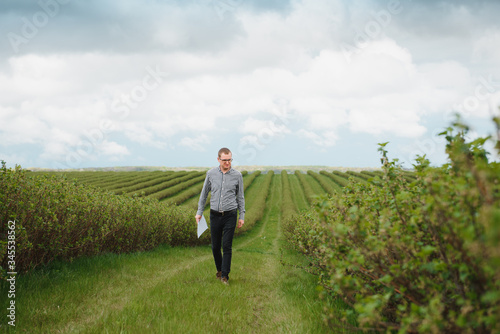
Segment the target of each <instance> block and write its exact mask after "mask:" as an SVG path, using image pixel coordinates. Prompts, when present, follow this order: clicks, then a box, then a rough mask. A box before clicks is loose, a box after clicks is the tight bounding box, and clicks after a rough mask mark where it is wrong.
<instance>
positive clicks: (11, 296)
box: [7, 220, 17, 327]
mask: <svg viewBox="0 0 500 334" xmlns="http://www.w3.org/2000/svg"><path fill="white" fill-rule="evenodd" d="M7 231H8V232H7V239H8V241H7V270H8V272H7V277H8V278H7V284H8V289H7V300H8V301H9V303H8V307H7V318H8V321H7V323H8V324H9V326H12V327H15V326H16V275H17V272H16V221H15V220H10V221H9V222H8V224H7Z"/></svg>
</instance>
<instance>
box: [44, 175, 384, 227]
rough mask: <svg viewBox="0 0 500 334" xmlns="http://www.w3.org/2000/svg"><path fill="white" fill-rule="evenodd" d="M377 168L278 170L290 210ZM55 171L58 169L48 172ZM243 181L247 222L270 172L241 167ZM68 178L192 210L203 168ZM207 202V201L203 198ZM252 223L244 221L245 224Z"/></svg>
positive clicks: (261, 204) (254, 215) (260, 205)
mask: <svg viewBox="0 0 500 334" xmlns="http://www.w3.org/2000/svg"><path fill="white" fill-rule="evenodd" d="M380 173H381V172H379V171H375V172H370V171H362V172H352V171H348V172H340V171H334V172H327V171H320V172H313V171H307V173H304V172H301V171H295V172H294V173H290V172H288V173H287V172H286V171H282V172H281V175H287V182H288V183H287V184H288V185H287V187H289V189H290V192H291V195H290V200H291V201H293V204H294V206H295V207H294V208H293V210H302V209H305V208H306V207H308V206H309V205H310V204H311V203H312V202H313V201H314V199H315V198H316V196H318V195H325V194H334V193H336V192H339V191H341V189H342V188H343V187H344V186H345V185H346V184H347V183H348V180H349V178H351V179H353V180H355V181H357V182H367V181H368V180H370V178H373V177H375V176H377V175H380ZM52 174H59V173H52ZM242 174H243V181H244V185H245V199H246V209H247V218H246V219H247V220H248V222H253V223H254V222H256V221H258V219H259V218H260V215H259V214H258V212H262V211H263V210H264V209H265V198H266V194H267V190H268V188H269V184H270V182H271V179H272V177H273V175H274V173H273V172H272V171H271V172H267V173H265V174H264V173H261V171H256V172H252V173H248V172H247V171H242ZM64 175H65V177H66V178H67V179H68V180H72V179H76V180H77V181H78V182H80V183H84V184H90V185H93V186H96V187H99V188H102V189H104V190H107V191H110V192H113V193H114V194H117V195H125V196H132V197H150V198H156V199H158V200H160V201H162V202H165V203H168V204H176V205H183V206H187V207H189V208H190V209H192V210H193V211H194V210H196V208H197V206H198V199H199V195H200V192H201V189H202V187H203V181H204V179H205V172H199V171H191V172H186V171H179V172H171V171H167V172H159V171H158V172H66V173H64ZM207 202H208V201H207ZM249 225H252V224H248V225H247V226H249Z"/></svg>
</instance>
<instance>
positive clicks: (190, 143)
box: [179, 134, 210, 151]
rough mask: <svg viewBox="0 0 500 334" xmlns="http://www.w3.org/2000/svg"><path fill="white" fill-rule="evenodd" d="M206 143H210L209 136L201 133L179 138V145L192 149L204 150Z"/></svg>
mask: <svg viewBox="0 0 500 334" xmlns="http://www.w3.org/2000/svg"><path fill="white" fill-rule="evenodd" d="M208 143H210V138H209V137H208V136H207V135H204V134H202V135H196V136H191V137H184V138H182V139H181V141H180V143H179V145H181V146H184V147H187V148H190V149H192V150H194V151H205V150H206V145H207V144H208Z"/></svg>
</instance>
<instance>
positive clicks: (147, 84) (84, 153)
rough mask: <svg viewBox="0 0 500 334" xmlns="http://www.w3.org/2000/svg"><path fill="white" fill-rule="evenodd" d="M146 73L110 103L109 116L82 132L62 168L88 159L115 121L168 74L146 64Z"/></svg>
mask: <svg viewBox="0 0 500 334" xmlns="http://www.w3.org/2000/svg"><path fill="white" fill-rule="evenodd" d="M145 71H146V72H147V74H146V75H145V76H144V77H143V79H142V81H141V83H140V84H138V85H136V86H134V87H133V88H132V89H131V90H130V92H129V93H128V94H121V95H120V96H119V97H118V98H116V99H114V100H113V102H112V103H111V108H110V111H111V117H110V118H106V119H103V120H101V121H100V122H99V125H98V126H97V127H96V128H93V129H90V130H87V131H85V132H84V134H83V136H84V139H82V140H81V141H80V142H79V143H78V144H77V145H76V147H74V149H73V150H72V151H71V152H69V153H67V154H66V156H65V159H64V161H60V162H59V164H60V165H62V167H64V168H76V167H78V166H80V165H81V163H82V162H83V161H84V160H86V159H89V158H90V156H91V155H92V154H94V153H96V152H97V151H98V149H99V147H101V146H102V145H103V144H104V142H105V139H106V137H107V135H109V133H111V132H112V131H113V130H114V129H115V128H116V122H117V121H123V120H125V119H126V118H127V117H129V115H130V111H131V110H133V109H137V108H138V107H139V106H140V104H141V103H142V102H143V101H145V100H146V99H147V97H148V96H149V94H150V93H151V92H152V91H154V90H156V89H157V88H158V87H160V85H161V84H162V83H163V81H164V79H165V78H166V77H167V76H168V73H167V72H162V71H161V70H160V69H159V68H158V66H156V67H155V68H154V69H153V68H152V67H151V66H146V68H145Z"/></svg>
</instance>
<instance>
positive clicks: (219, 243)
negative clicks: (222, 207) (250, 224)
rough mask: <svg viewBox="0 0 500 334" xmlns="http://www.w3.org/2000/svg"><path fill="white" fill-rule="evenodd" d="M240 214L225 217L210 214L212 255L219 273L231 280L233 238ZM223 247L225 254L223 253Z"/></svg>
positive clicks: (235, 213)
mask: <svg viewBox="0 0 500 334" xmlns="http://www.w3.org/2000/svg"><path fill="white" fill-rule="evenodd" d="M237 217H238V214H237V212H236V210H235V212H234V213H233V214H225V215H224V216H219V215H215V214H213V213H210V233H211V237H212V253H213V255H214V260H215V267H216V268H217V271H222V277H227V278H229V272H230V271H231V256H232V253H233V237H234V230H235V228H236V220H237ZM221 247H222V251H223V253H221Z"/></svg>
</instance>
